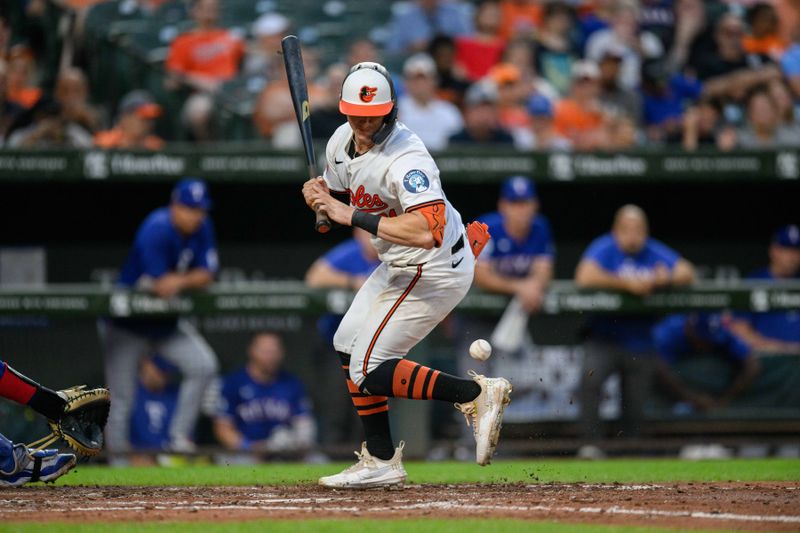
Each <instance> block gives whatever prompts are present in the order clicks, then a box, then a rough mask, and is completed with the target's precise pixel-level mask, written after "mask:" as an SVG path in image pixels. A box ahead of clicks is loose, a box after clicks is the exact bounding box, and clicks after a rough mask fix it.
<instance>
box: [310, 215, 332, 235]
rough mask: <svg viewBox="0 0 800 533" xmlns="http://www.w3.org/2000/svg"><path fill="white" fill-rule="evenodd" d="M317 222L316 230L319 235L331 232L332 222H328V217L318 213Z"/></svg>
mask: <svg viewBox="0 0 800 533" xmlns="http://www.w3.org/2000/svg"><path fill="white" fill-rule="evenodd" d="M316 215H317V222H316V224H315V226H314V227H315V228H316V229H317V231H318V232H319V233H328V232H329V231H330V230H331V221H330V220H328V217H327V215H325V213H323V212H322V211H316Z"/></svg>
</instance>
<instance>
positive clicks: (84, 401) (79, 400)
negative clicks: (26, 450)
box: [29, 385, 111, 456]
mask: <svg viewBox="0 0 800 533" xmlns="http://www.w3.org/2000/svg"><path fill="white" fill-rule="evenodd" d="M58 395H59V396H61V397H62V398H63V399H64V400H65V401H66V405H65V406H64V413H63V414H62V415H61V416H60V417H59V419H58V420H48V421H47V423H48V424H49V425H50V429H51V430H52V433H51V434H50V435H47V436H46V437H44V438H42V439H40V440H38V441H36V442H34V443H31V444H30V445H29V446H31V447H35V446H38V447H39V448H44V447H45V446H48V445H49V444H51V443H53V442H55V441H56V440H58V439H64V441H66V443H67V444H68V445H69V447H70V448H72V449H74V450H75V451H76V452H78V453H79V454H81V455H87V456H92V455H97V454H98V453H100V450H101V449H102V448H103V429H104V428H105V426H106V421H108V410H109V408H110V407H111V397H110V394H109V392H108V389H88V390H87V389H86V386H85V385H81V386H78V387H72V388H71V389H64V390H61V391H58Z"/></svg>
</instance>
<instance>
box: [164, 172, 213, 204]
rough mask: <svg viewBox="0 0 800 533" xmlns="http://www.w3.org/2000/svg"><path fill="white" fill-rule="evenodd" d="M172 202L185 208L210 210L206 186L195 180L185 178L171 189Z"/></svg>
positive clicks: (202, 182) (209, 199)
mask: <svg viewBox="0 0 800 533" xmlns="http://www.w3.org/2000/svg"><path fill="white" fill-rule="evenodd" d="M172 201H173V202H176V203H179V204H182V205H185V206H186V207H194V208H196V209H211V196H210V195H209V194H208V185H206V182H205V181H203V180H200V179H197V178H185V179H182V180H181V181H179V182H178V183H177V184H176V185H175V188H174V189H172Z"/></svg>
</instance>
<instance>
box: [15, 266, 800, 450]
mask: <svg viewBox="0 0 800 533" xmlns="http://www.w3.org/2000/svg"><path fill="white" fill-rule="evenodd" d="M351 298H352V293H351V292H349V291H341V290H315V289H309V288H307V287H306V286H305V285H304V284H303V283H301V282H293V281H276V282H255V283H254V282H242V283H227V284H217V285H215V286H213V287H212V288H211V289H210V290H208V291H204V292H197V293H191V294H185V295H181V296H179V297H176V298H173V299H171V300H162V299H160V298H156V297H153V296H152V295H150V294H147V293H142V292H136V291H127V290H119V289H114V288H112V287H108V286H100V285H92V284H74V285H73V284H49V285H42V286H38V287H35V286H25V287H23V286H16V287H15V286H0V329H1V330H2V331H3V332H4V335H3V336H4V337H6V340H10V339H9V338H8V337H11V336H13V335H12V332H14V333H16V335H17V336H23V333H22V332H27V333H25V335H31V334H33V335H41V336H43V337H45V338H44V339H28V340H26V341H23V342H22V346H25V347H30V350H31V352H34V351H36V350H35V349H34V347H33V346H34V345H38V344H40V343H42V342H43V343H45V345H47V346H52V351H51V353H48V354H46V357H45V360H48V359H50V360H52V359H54V358H59V359H61V358H69V360H70V363H69V366H70V367H71V368H70V370H74V369H76V368H83V367H88V366H89V365H90V364H93V363H100V365H102V358H101V357H99V356H98V355H97V350H96V349H95V350H94V352H95V353H94V354H89V353H74V352H75V349H74V348H70V346H74V345H85V344H88V345H94V344H95V343H96V339H95V338H93V337H92V336H93V334H94V331H93V322H94V319H95V318H98V317H103V316H108V317H131V318H135V317H158V316H173V315H181V316H186V317H191V319H192V320H194V321H195V322H196V323H198V325H199V326H200V327H201V329H203V330H204V331H206V333H207V334H208V335H211V337H212V338H211V339H210V341H211V343H212V345H215V347H219V346H224V345H226V344H228V343H229V341H228V340H221V339H227V337H224V336H220V335H219V333H218V332H217V333H215V331H216V330H215V329H214V328H215V327H217V326H218V325H219V324H223V323H225V322H226V321H228V322H234V321H235V322H237V323H243V322H247V321H251V322H252V323H253V324H256V323H257V324H266V323H272V324H277V323H280V324H286V323H288V322H291V321H296V322H297V323H298V324H299V323H305V324H310V327H305V329H303V328H302V327H300V326H298V327H297V328H295V331H294V333H292V332H289V333H287V335H289V336H292V335H295V336H296V337H305V339H303V341H308V340H309V337H314V336H315V335H316V333H315V331H314V327H313V324H314V322H315V321H316V318H317V317H318V316H320V315H321V314H324V313H333V314H337V313H342V312H343V311H344V310H346V308H347V305H348V304H349V302H350V299H351ZM507 302H508V298H507V297H505V296H500V295H494V294H487V293H483V292H480V291H478V290H473V291H472V292H471V293H470V294H469V295H468V296H467V297H466V298H465V300H464V301H463V302H462V304H461V305H460V306H459V307H458V308H457V310H456V313H455V315H457V316H459V317H461V318H467V319H468V318H469V317H482V318H487V319H492V318H493V317H499V315H500V314H501V313H502V311H503V309H504V308H505V305H506V304H507ZM717 310H729V311H731V312H773V311H788V312H798V310H800V283H798V282H786V283H767V284H765V283H763V282H760V283H757V282H739V283H736V284H721V283H709V282H703V283H698V284H697V285H695V286H693V287H691V288H689V289H685V290H676V291H665V292H659V293H655V294H652V295H650V296H646V297H642V298H640V297H636V296H632V295H627V294H621V293H615V292H612V291H594V290H580V289H577V288H575V286H574V285H573V284H572V283H571V282H568V281H557V282H555V283H553V285H552V288H551V290H550V291H549V292H548V295H547V298H546V302H545V305H544V308H543V310H542V313H541V315H538V318H537V317H534V318H533V320H532V327H533V329H534V330H535V329H536V328H537V327H539V328H548V327H549V326H548V322H547V321H548V320H559V319H562V318H564V319H566V318H571V319H573V320H577V321H581V320H582V319H583V318H585V317H587V316H589V315H592V314H598V313H606V314H608V313H612V314H613V313H621V314H626V315H631V314H654V315H664V314H669V313H675V312H687V311H700V312H704V311H717ZM270 321H273V322H270ZM553 323H556V322H553ZM278 329H280V326H279V328H278ZM288 329H289V330H291V329H292V328H291V327H290V328H288ZM439 329H442V328H439ZM215 335H216V337H215ZM70 336H71V337H79V338H80V342H78V343H77V344H74V343H73V344H71V343H70V342H65V343H60V342H59V341H55V342H54V340H53V339H61V338H66V337H70ZM46 337H50V339H49V340H48V339H47V338H46ZM537 338H538V337H537ZM0 344H3V345H4V349H6V350H8V348H6V346H13V345H14V342H13V341H12V342H10V344H8V345H7V344H6V343H0ZM59 344H60V345H59ZM234 344H235V342H234ZM290 344H293V345H298V344H297V342H296V341H293V342H290ZM17 345H19V342H18V343H17ZM300 345H302V342H301V344H300ZM306 345H308V342H306V344H305V345H304V346H306ZM457 346H458V341H457V340H455V339H453V338H452V337H449V338H448V337H447V336H446V335H444V334H443V333H442V332H437V333H435V334H434V335H433V336H432V339H431V340H428V341H426V342H425V343H423V345H421V346H420V349H419V350H416V351H415V352H414V353H413V354H412V356H416V355H419V357H417V358H421V360H423V361H428V362H434V363H437V364H439V365H443V366H445V367H446V366H447V365H448V364H450V363H451V362H452V358H453V351H454V350H457V349H458V348H457ZM578 349H579V348H578ZM558 350H561V352H558ZM23 351H24V350H23ZM89 351H90V352H91V351H92V350H89ZM556 351H557V352H558V353H567V351H565V348H564V347H560V348H558V349H557V350H556ZM292 353H293V354H294V355H293V356H292V357H294V358H295V359H296V360H295V361H292V362H291V363H292V364H294V365H295V366H296V365H298V364H299V362H300V360H302V361H303V367H304V368H305V367H306V366H309V365H311V366H314V365H319V364H320V361H319V360H318V359H314V356H311V355H309V354H308V353H303V354H300V353H296V352H292ZM23 355H25V356H30V353H26V354H23ZM13 360H14V359H13V358H12V361H13ZM761 360H762V367H763V370H762V376H761V377H760V378H759V379H760V380H761V381H760V382H757V383H756V384H755V385H754V391H753V392H752V393H751V394H749V395H746V397H745V398H743V401H741V402H737V403H734V404H733V405H732V406H731V407H729V408H726V409H723V410H720V411H718V412H715V413H710V414H707V413H687V412H678V411H676V410H675V409H674V408H673V406H672V405H670V404H669V403H668V402H667V401H666V400H665V399H664V398H663V397H658V396H657V395H656V398H655V399H654V409H653V410H651V412H650V416H649V420H648V422H647V427H646V430H645V431H644V432H643V436H642V437H640V438H637V439H611V440H609V441H608V442H606V443H605V447H606V449H607V450H608V451H609V452H611V453H637V452H643V451H646V452H650V453H674V452H676V451H677V450H679V449H680V448H681V447H683V446H685V445H686V444H691V443H705V442H709V441H712V442H715V443H719V444H723V445H728V446H751V447H752V445H758V446H762V447H763V446H767V447H768V448H769V449H771V450H774V449H777V447H781V446H785V445H792V444H800V443H798V442H797V435H798V434H800V395H798V392H797V391H800V357H798V356H791V355H772V356H764V357H762V358H761ZM62 363H63V361H62ZM22 364H23V365H25V364H26V363H25V362H23V363H22ZM29 364H30V362H29V361H28V363H27V365H29ZM692 364H694V367H693V368H688V370H687V371H688V372H689V373H690V374H692V373H694V375H695V377H697V376H699V378H698V379H699V382H700V383H708V384H709V385H714V383H715V380H716V381H718V380H719V379H723V378H724V374H725V372H727V370H726V369H725V365H724V364H722V363H720V362H719V361H716V362H715V361H714V360H713V359H712V358H706V359H703V360H702V361H701V366H699V367H698V366H697V362H693V363H692ZM703 365H705V366H703ZM690 366H691V365H690ZM453 368H454V367H452V366H451V369H453ZM531 371H532V372H536V369H533V370H531ZM94 372H95V378H96V379H102V378H101V376H102V374H101V373H100V374H98V372H97V369H96V368H95V370H94ZM304 372H305V373H306V374H305V375H306V379H307V380H314V379H319V377H318V376H319V374H317V373H315V371H314V370H308V369H305V370H301V374H303V373H304ZM542 372H543V373H542V376H543V379H544V380H548V379H553V378H552V375H553V374H552V372H550V373H548V372H549V371H544V370H543V371H542ZM335 377H338V376H336V375H334V378H335ZM323 379H324V378H323ZM540 379H542V378H540ZM704 380H705V381H704ZM422 403H424V402H422ZM422 403H421V402H406V404H405V405H403V404H402V403H400V404H398V407H399V408H398V409H397V412H398V416H397V425H398V427H399V431H400V432H405V433H408V432H409V431H413V432H414V434H415V435H418V436H419V438H418V439H415V440H416V441H418V442H415V443H414V444H415V445H414V446H412V448H414V449H410V450H409V451H410V453H411V454H412V455H417V456H420V455H424V454H425V453H426V450H429V449H432V448H436V447H437V445H441V447H442V448H445V449H448V448H452V447H453V443H454V442H458V438H459V431H460V429H459V426H458V425H457V424H449V423H444V425H442V423H441V420H442V419H445V420H447V419H452V413H450V410H448V409H444V408H443V407H442V406H434V407H433V408H431V407H430V406H426V407H425V408H423V406H422ZM569 403H570V407H566V406H565V410H564V411H563V412H562V414H561V416H559V415H557V414H556V415H553V414H552V413H550V415H544V416H540V417H539V418H537V419H535V420H531V421H518V420H516V421H515V420H512V421H510V422H509V423H508V424H506V428H505V430H504V431H505V436H506V441H505V443H504V449H505V450H506V452H508V453H519V454H526V453H533V452H535V453H546V454H551V453H552V454H557V453H564V452H571V451H574V450H575V449H577V448H578V447H579V446H580V444H581V443H580V440H579V439H578V437H577V426H576V423H575V412H574V409H572V411H570V409H571V408H574V407H575V406H572V405H571V404H572V401H571V400H570V401H569ZM440 407H442V408H441V409H440ZM445 407H446V406H445ZM432 421H437V424H438V425H439V426H440V427H444V428H445V430H444V431H439V432H431V431H430V428H431V426H432V425H433V424H432ZM610 424H611V425H612V428H613V426H614V422H613V420H612V421H611V422H610ZM612 430H613V429H612ZM345 448H346V446H335V445H332V446H327V447H326V448H325V450H326V451H328V452H329V453H331V454H332V455H334V456H338V455H339V454H342V455H345V454H347V452H348V450H346V449H345Z"/></svg>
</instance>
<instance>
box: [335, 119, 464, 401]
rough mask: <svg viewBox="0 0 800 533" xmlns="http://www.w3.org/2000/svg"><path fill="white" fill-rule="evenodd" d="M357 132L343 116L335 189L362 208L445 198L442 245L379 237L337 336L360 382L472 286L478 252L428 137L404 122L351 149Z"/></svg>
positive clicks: (410, 206) (402, 351)
mask: <svg viewBox="0 0 800 533" xmlns="http://www.w3.org/2000/svg"><path fill="white" fill-rule="evenodd" d="M352 139H353V131H352V129H351V128H350V125H349V124H343V125H342V126H340V127H339V129H337V130H336V132H335V133H334V134H333V136H332V137H331V139H330V140H329V141H328V146H327V150H326V157H327V167H326V168H325V173H324V175H323V177H324V179H325V182H326V183H327V184H328V187H329V188H330V189H331V191H333V192H339V193H345V192H346V193H348V194H349V195H350V205H351V206H353V207H355V208H356V209H358V210H360V211H365V212H368V213H372V214H375V215H383V216H388V217H393V216H398V215H401V214H403V213H406V212H409V211H414V210H415V209H420V208H422V207H425V206H429V205H433V204H437V203H444V205H445V213H446V214H445V217H446V225H445V231H444V237H443V240H442V245H441V247H439V248H432V249H430V250H425V249H424V248H414V247H410V246H401V245H399V244H394V243H391V242H388V241H385V240H383V239H380V238H378V237H375V236H373V237H372V244H373V245H374V246H375V249H376V250H377V251H378V256H379V257H380V259H381V261H382V264H381V265H380V266H379V267H378V268H377V269H376V270H375V271H374V272H373V274H372V275H371V276H370V277H369V279H367V281H366V283H364V285H363V286H362V287H361V289H360V290H359V291H358V293H357V294H356V296H355V299H354V300H353V303H352V304H351V306H350V309H348V311H347V313H346V314H345V316H344V318H343V319H342V322H341V324H340V325H339V329H338V330H337V331H336V335H335V336H334V339H333V345H334V347H335V348H336V350H337V351H340V352H344V353H348V354H350V356H351V358H350V379H352V380H353V382H354V383H355V384H356V385H360V384H361V383H362V382H363V381H364V378H365V377H366V375H367V374H368V373H369V372H371V371H372V370H374V369H375V368H377V367H378V365H380V364H381V363H383V362H384V361H386V360H388V359H396V358H398V357H405V355H406V354H407V353H408V351H409V350H410V349H411V348H413V347H414V345H416V344H417V343H418V342H419V341H420V340H422V339H423V338H425V336H426V335H428V333H430V332H431V330H433V328H434V327H436V325H437V324H438V323H439V322H441V321H442V320H443V319H444V318H445V317H446V316H447V315H448V314H449V313H450V311H452V310H453V308H454V307H455V306H456V305H457V304H458V302H460V301H461V299H462V298H464V296H465V295H466V294H467V291H468V290H469V288H470V286H471V284H472V276H473V272H474V266H475V263H474V258H473V256H472V252H471V249H470V248H469V246H468V241H467V238H466V235H465V230H464V224H463V223H462V221H461V215H459V213H458V211H456V210H455V209H454V208H453V206H452V205H450V202H448V201H447V198H446V197H445V195H444V191H442V183H441V180H440V179H439V169H438V168H437V167H436V163H435V162H434V161H433V158H432V157H431V155H430V154H429V153H428V151H427V150H426V149H425V146H424V144H423V143H422V141H421V140H420V139H419V137H417V136H416V135H415V134H414V133H412V132H411V131H410V130H409V129H408V128H406V127H405V126H404V125H403V124H402V123H400V122H398V123H397V124H396V125H395V127H394V129H393V131H392V132H391V134H390V135H389V137H388V138H387V139H386V140H385V141H384V142H383V143H382V144H380V145H376V146H374V147H373V148H372V149H371V150H369V151H368V152H367V153H365V154H363V155H360V156H358V157H355V158H353V157H350V155H349V154H348V147H349V145H350V143H351V141H352Z"/></svg>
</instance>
